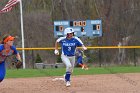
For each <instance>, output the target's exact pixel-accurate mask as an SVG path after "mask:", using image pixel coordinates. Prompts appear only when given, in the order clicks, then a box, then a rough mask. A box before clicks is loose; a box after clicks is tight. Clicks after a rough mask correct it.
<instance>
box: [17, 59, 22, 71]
mask: <svg viewBox="0 0 140 93" xmlns="http://www.w3.org/2000/svg"><path fill="white" fill-rule="evenodd" d="M15 66H16V68H17V69H19V68H21V67H22V62H21V61H20V60H18V61H17V62H16V63H15Z"/></svg>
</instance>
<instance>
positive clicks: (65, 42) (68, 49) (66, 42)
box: [57, 37, 83, 56]
mask: <svg viewBox="0 0 140 93" xmlns="http://www.w3.org/2000/svg"><path fill="white" fill-rule="evenodd" d="M57 42H59V43H60V45H61V48H62V54H64V55H67V56H75V49H76V47H77V46H82V45H83V43H82V42H81V41H79V39H77V38H71V39H67V38H65V37H60V38H59V39H58V40H57Z"/></svg>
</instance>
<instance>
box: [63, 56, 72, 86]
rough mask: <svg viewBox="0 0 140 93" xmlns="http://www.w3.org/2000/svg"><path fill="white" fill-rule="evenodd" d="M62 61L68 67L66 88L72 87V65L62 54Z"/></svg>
mask: <svg viewBox="0 0 140 93" xmlns="http://www.w3.org/2000/svg"><path fill="white" fill-rule="evenodd" d="M61 59H62V61H63V63H64V64H65V65H66V74H65V81H66V86H70V76H71V71H72V65H71V63H70V60H69V58H68V57H67V56H65V55H63V54H62V55H61Z"/></svg>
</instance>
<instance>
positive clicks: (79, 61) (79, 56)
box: [76, 49, 88, 70]
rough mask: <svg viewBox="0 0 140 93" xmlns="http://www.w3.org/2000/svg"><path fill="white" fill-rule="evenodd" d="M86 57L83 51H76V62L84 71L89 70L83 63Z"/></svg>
mask: <svg viewBox="0 0 140 93" xmlns="http://www.w3.org/2000/svg"><path fill="white" fill-rule="evenodd" d="M85 57H86V56H85V55H84V51H82V50H81V49H76V59H77V60H76V61H77V64H78V65H79V66H81V67H82V69H85V70H88V67H87V65H86V64H84V63H83V58H85Z"/></svg>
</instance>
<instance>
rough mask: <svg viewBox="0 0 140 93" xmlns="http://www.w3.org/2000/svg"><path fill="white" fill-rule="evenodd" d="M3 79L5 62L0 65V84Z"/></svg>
mask: <svg viewBox="0 0 140 93" xmlns="http://www.w3.org/2000/svg"><path fill="white" fill-rule="evenodd" d="M4 77H5V62H2V63H0V82H2V80H3V79H4Z"/></svg>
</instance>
